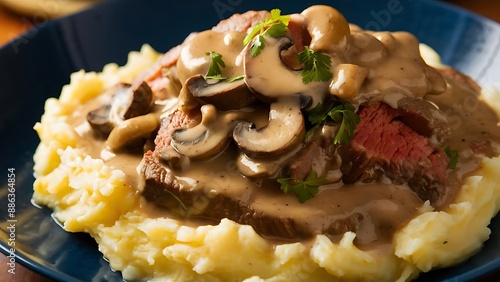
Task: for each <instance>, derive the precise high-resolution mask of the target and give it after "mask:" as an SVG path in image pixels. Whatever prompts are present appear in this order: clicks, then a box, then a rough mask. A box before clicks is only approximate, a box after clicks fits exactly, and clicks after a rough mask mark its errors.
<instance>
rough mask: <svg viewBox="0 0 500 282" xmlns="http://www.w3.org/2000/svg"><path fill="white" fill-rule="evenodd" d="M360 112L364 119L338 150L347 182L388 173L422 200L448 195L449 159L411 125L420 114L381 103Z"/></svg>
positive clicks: (388, 175) (436, 200)
mask: <svg viewBox="0 0 500 282" xmlns="http://www.w3.org/2000/svg"><path fill="white" fill-rule="evenodd" d="M414 113H415V112H414ZM358 114H359V116H360V119H361V121H360V123H359V124H358V125H357V127H356V130H355V133H354V136H353V138H352V139H351V142H350V144H349V145H348V146H343V147H342V148H341V149H340V150H339V151H340V154H341V157H342V165H341V171H342V173H343V178H342V179H343V181H344V183H346V184H350V183H354V182H357V181H364V182H368V181H372V180H380V179H381V178H382V177H383V176H385V177H388V178H389V179H391V180H392V181H393V182H395V183H400V184H402V183H408V185H409V186H410V188H412V189H413V190H414V191H415V192H416V194H417V195H418V196H419V197H420V198H421V199H422V200H430V201H431V203H436V202H439V201H440V200H441V199H442V198H443V196H444V195H445V187H446V169H447V167H448V162H449V160H448V157H447V155H446V154H445V153H444V152H443V151H442V150H439V149H435V148H434V147H433V146H432V145H431V144H430V142H429V139H428V138H426V137H425V136H423V135H421V134H419V133H418V132H417V131H415V130H414V129H413V128H412V127H411V126H409V124H408V121H409V120H410V119H411V118H415V116H418V115H414V114H410V115H408V111H407V109H394V108H392V107H390V106H389V105H387V104H385V103H381V102H372V103H369V104H367V105H364V106H362V107H361V108H360V110H359V112H358ZM414 123H415V122H411V123H410V124H414ZM429 123H431V122H429Z"/></svg>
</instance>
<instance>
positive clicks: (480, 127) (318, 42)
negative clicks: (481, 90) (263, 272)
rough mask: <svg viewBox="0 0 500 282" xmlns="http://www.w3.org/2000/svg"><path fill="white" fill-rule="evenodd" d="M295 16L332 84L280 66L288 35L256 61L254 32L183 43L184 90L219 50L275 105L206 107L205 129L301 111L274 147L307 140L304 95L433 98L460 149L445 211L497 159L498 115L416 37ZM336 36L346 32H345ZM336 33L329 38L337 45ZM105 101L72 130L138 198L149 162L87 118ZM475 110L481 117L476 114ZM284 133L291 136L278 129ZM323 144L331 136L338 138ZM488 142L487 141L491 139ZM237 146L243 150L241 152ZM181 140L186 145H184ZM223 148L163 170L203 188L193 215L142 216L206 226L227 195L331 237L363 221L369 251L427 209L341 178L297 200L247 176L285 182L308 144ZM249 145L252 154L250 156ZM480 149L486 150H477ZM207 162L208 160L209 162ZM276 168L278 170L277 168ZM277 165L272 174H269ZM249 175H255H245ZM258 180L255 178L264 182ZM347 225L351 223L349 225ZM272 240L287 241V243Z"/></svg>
mask: <svg viewBox="0 0 500 282" xmlns="http://www.w3.org/2000/svg"><path fill="white" fill-rule="evenodd" d="M295 17H296V18H298V19H297V20H298V21H304V22H306V27H307V30H308V31H311V30H312V31H313V32H311V33H312V34H314V35H315V36H313V38H312V39H311V43H310V46H311V48H318V49H317V50H322V51H324V52H327V53H328V54H329V55H330V56H331V58H332V65H331V69H330V71H331V72H332V74H333V77H332V80H330V81H325V82H313V83H310V84H304V83H303V82H302V78H301V76H300V73H299V71H296V70H293V69H291V68H289V67H288V66H286V65H285V64H284V63H283V62H282V59H281V52H282V51H283V50H284V49H283V46H288V45H289V44H290V43H291V41H290V39H289V38H287V37H286V38H281V39H274V38H267V39H266V41H265V42H266V46H267V48H265V49H264V50H263V52H262V53H261V54H260V56H258V57H254V58H248V55H247V54H246V52H247V50H246V49H245V46H244V45H243V38H244V37H245V35H246V32H236V31H231V32H227V33H220V32H215V31H211V30H209V31H203V32H200V33H198V34H197V35H195V36H193V38H192V39H191V40H190V41H188V42H186V43H185V44H184V45H183V48H182V51H181V53H180V57H179V60H178V62H177V64H176V68H177V77H178V79H179V81H180V83H181V84H184V83H185V82H186V81H187V80H188V79H189V78H190V77H193V76H195V75H203V74H205V73H206V71H207V68H208V64H209V60H208V57H207V56H206V52H209V51H215V52H218V53H220V54H221V55H222V57H223V58H224V62H225V63H226V67H225V68H224V69H223V73H222V75H223V76H227V77H233V76H237V75H242V74H244V72H247V77H246V78H245V82H246V83H247V85H249V86H250V87H251V88H252V89H253V90H254V91H257V92H259V93H260V94H259V95H263V96H264V97H260V98H261V99H262V100H265V101H270V103H271V105H270V110H269V116H267V115H266V114H262V111H257V113H259V114H258V115H252V111H250V110H248V108H247V107H245V108H243V109H238V110H234V111H229V113H230V114H234V115H235V116H236V118H222V119H220V120H218V119H217V117H219V116H221V115H226V114H227V113H228V112H226V111H218V110H217V109H216V108H215V109H214V108H213V107H212V108H211V107H210V106H208V105H206V106H204V107H205V108H204V109H205V110H201V112H202V115H203V114H204V116H203V117H202V124H205V122H208V120H212V119H215V120H216V121H218V122H217V123H214V124H215V125H216V127H214V130H215V131H219V130H222V131H224V130H227V132H224V134H223V137H224V136H226V135H228V133H229V132H232V131H233V129H232V127H233V126H230V124H232V123H234V121H235V119H238V120H244V121H246V122H248V124H247V125H246V126H247V127H250V126H252V124H253V127H255V128H257V129H259V128H264V127H265V126H266V124H271V122H269V120H273V109H280V108H281V109H293V113H285V114H284V116H285V117H286V118H288V119H286V120H287V121H286V122H285V123H283V124H278V125H276V127H273V129H272V130H271V131H270V132H271V133H273V134H268V135H266V136H264V137H267V138H270V140H266V139H262V138H263V137H261V139H259V137H260V136H258V137H257V138H255V140H256V142H257V141H260V142H264V143H265V142H266V141H267V142H273V144H269V146H270V147H271V145H276V143H279V142H280V140H279V138H278V137H279V136H280V135H291V137H286V138H289V139H292V140H294V141H297V140H299V141H301V140H302V137H297V136H303V134H304V132H303V131H304V128H302V127H301V126H299V125H298V123H297V122H291V121H292V120H293V115H294V114H295V115H296V114H297V113H298V114H299V115H302V113H301V112H300V111H301V108H300V107H301V106H302V105H301V101H299V100H300V96H301V95H305V96H309V97H310V101H309V104H308V106H306V107H309V109H310V108H312V107H313V106H314V105H315V104H317V103H319V102H321V101H323V100H324V99H325V96H327V95H328V93H330V94H334V95H336V96H337V97H340V98H343V99H348V100H349V101H350V102H351V103H352V104H354V105H355V106H357V107H359V106H360V105H362V104H363V103H364V102H366V101H368V100H379V101H383V102H385V103H387V104H388V105H390V106H392V107H394V108H397V107H398V102H399V101H400V100H401V99H403V98H405V97H408V96H410V97H415V98H418V99H425V100H427V101H430V102H432V103H434V104H435V105H436V106H437V107H438V108H439V109H440V110H441V111H442V112H443V113H444V114H445V115H446V116H447V118H448V121H449V122H450V123H451V124H450V125H451V129H452V131H451V134H450V136H449V137H448V139H447V140H446V144H448V145H450V147H451V148H453V149H456V150H458V152H459V162H458V164H457V168H456V169H455V170H450V171H448V177H447V185H448V187H447V189H446V190H447V195H446V197H445V199H444V200H443V201H442V202H440V203H439V204H438V205H435V206H434V208H436V209H441V208H444V207H445V206H446V204H448V203H452V202H453V199H454V195H455V193H456V191H457V190H458V189H460V185H461V182H462V179H464V177H466V176H467V175H468V174H469V173H472V172H474V171H476V170H478V169H480V167H479V163H480V158H481V156H483V155H484V156H496V155H498V153H499V150H498V143H497V142H498V140H500V136H499V134H498V118H497V116H496V114H495V113H494V112H493V111H492V110H491V109H490V108H489V107H488V106H487V105H486V104H485V103H484V102H482V101H481V99H480V97H479V96H477V94H476V93H475V92H474V91H473V90H471V89H469V88H468V87H467V86H464V85H462V84H461V83H460V82H456V81H454V80H451V79H449V80H448V85H447V83H446V80H445V79H444V78H443V77H442V75H441V74H440V73H439V72H438V71H436V70H435V69H433V68H431V67H429V66H428V65H426V64H425V63H424V61H423V60H422V58H421V56H420V52H419V49H418V41H417V39H416V38H415V37H414V36H413V35H410V34H408V33H405V32H394V33H389V32H370V31H362V30H359V29H357V28H356V27H353V26H351V30H350V28H349V26H348V25H347V23H346V22H345V19H344V20H343V18H342V17H341V16H339V15H337V14H336V13H335V12H334V11H332V10H330V9H325V8H324V7H323V6H315V7H312V8H310V9H309V10H308V11H307V12H304V13H303V14H302V15H296V16H295ZM322 17H325V18H331V19H333V21H334V22H335V23H336V24H337V25H340V26H335V31H336V32H335V33H334V34H333V35H329V33H327V32H326V31H325V30H326V29H327V28H326V27H325V26H324V25H325V24H326V23H324V22H322V21H316V20H312V19H313V18H314V19H319V18H322ZM328 24H331V22H328ZM338 31H341V32H342V33H341V34H340V35H339V33H338ZM328 36H331V38H330V39H329V37H328ZM290 37H292V38H293V37H294V35H293V34H291V35H290ZM313 46H316V47H313ZM325 46H327V47H325ZM328 46H334V47H328ZM288 47H290V46H288ZM325 48H326V49H325ZM245 57H246V59H245ZM261 89H262V90H261ZM184 91H185V90H184ZM264 93H265V94H264ZM428 94H439V95H428ZM110 95H111V94H110ZM290 97H294V98H290ZM295 98H296V99H295ZM184 99H189V97H182V94H181V97H179V101H180V102H179V103H180V104H182V103H183V102H185V100H184ZM462 103H464V104H462ZM100 104H102V98H100V99H98V100H95V101H92V102H90V103H87V104H85V105H82V106H81V110H80V111H78V112H76V113H75V114H74V115H73V118H74V119H73V120H72V121H71V123H72V124H73V125H74V126H75V128H77V131H78V133H79V134H80V136H81V138H80V139H79V144H78V147H79V148H81V149H82V150H83V151H84V152H86V153H87V154H89V155H90V156H92V157H93V158H102V159H104V160H105V162H106V163H108V164H110V165H111V166H113V167H115V168H117V169H120V170H123V171H124V172H125V173H126V175H127V176H128V179H129V185H130V186H132V187H137V191H138V193H140V192H141V190H142V189H144V187H143V186H144V183H143V179H142V178H141V176H140V175H139V174H138V172H137V171H138V167H139V166H140V165H141V160H142V155H141V154H134V153H125V152H124V151H117V152H110V150H109V148H108V147H107V145H106V142H105V141H104V140H103V139H100V138H99V137H98V136H96V135H95V134H94V133H93V132H92V131H91V129H90V127H89V126H88V125H87V123H86V121H85V120H84V119H83V118H82V115H81V113H86V112H89V111H91V110H93V109H94V108H95V107H96V106H98V105H100ZM168 104H169V106H165V107H163V106H162V105H160V104H156V105H155V106H154V107H153V108H154V110H153V112H154V115H155V117H156V118H157V119H158V120H160V118H161V117H165V116H166V114H165V113H170V112H171V111H172V110H173V109H174V108H175V107H176V106H177V105H174V106H173V107H172V105H173V103H168ZM198 106H199V105H198ZM306 107H304V108H306ZM472 108H474V110H470V109H472ZM278 112H279V113H282V112H283V111H281V112H280V111H278ZM277 115H278V114H277ZM242 116H243V117H242ZM224 117H226V116H224ZM268 122H269V123H268ZM221 123H222V124H221ZM273 125H274V124H273ZM295 127H297V128H298V129H297V133H295V132H293V130H295V129H294V128H295ZM191 128H193V127H191ZM191 128H190V129H191ZM280 130H285V131H286V132H280ZM298 131H300V132H298ZM324 132H330V131H328V130H325V131H324ZM285 133H286V134H285ZM330 133H331V132H330ZM187 135H188V136H187V137H185V138H188V139H192V137H193V136H192V135H189V134H187ZM325 135H328V134H325ZM320 138H325V139H328V138H330V136H321V137H320ZM248 139H250V138H249V137H245V140H248ZM485 140H486V142H483V141H485ZM221 142H222V141H221ZM235 142H236V143H238V146H235ZM174 143H175V140H174ZM181 143H182V142H179V146H180V145H181ZM299 143H300V142H299ZM219 144H223V146H221V147H217V148H218V149H219V152H210V156H209V158H201V159H196V156H195V155H193V156H192V157H190V158H189V160H188V161H187V162H185V163H184V166H183V167H182V169H180V170H177V169H172V168H169V167H167V166H165V169H167V170H171V171H173V173H174V174H175V176H176V178H177V180H178V182H179V183H180V190H190V191H201V192H200V193H199V195H200V198H199V201H198V202H197V205H196V206H193V207H191V208H188V209H187V211H175V210H174V209H172V210H171V211H168V210H162V209H156V208H153V206H152V204H151V203H147V202H143V205H144V206H143V209H144V210H147V211H149V212H150V215H151V216H152V217H155V216H174V217H176V218H179V214H182V216H185V217H187V221H186V222H189V220H191V218H193V220H196V221H198V220H202V221H201V222H199V221H198V222H199V223H200V224H202V223H204V222H203V217H197V213H198V212H199V210H202V209H204V208H205V207H204V206H203V205H204V203H205V202H206V201H205V199H204V197H205V195H208V197H210V196H211V195H213V196H215V195H218V194H224V195H229V196H230V197H232V198H235V199H238V201H240V202H241V203H244V204H246V205H248V206H249V207H251V208H252V209H254V210H258V211H260V212H262V213H265V214H267V215H269V216H273V217H277V218H293V219H294V221H295V223H296V225H297V229H299V230H308V231H309V232H312V233H314V234H320V233H324V232H326V231H327V230H328V229H329V228H331V226H332V225H335V224H336V223H337V222H339V221H341V222H349V220H350V219H351V218H355V219H356V222H359V224H358V223H353V224H354V225H356V227H355V230H356V234H357V239H356V242H357V244H358V245H359V246H360V247H362V248H371V247H373V246H379V247H380V246H383V245H386V244H389V243H390V242H391V237H392V235H393V233H394V231H395V230H397V229H398V228H400V227H401V226H402V225H404V224H405V222H407V221H408V220H410V219H411V218H413V217H414V216H416V215H417V214H418V213H419V208H420V207H421V206H422V205H423V201H422V200H421V199H419V198H418V197H417V196H416V195H415V193H414V192H413V191H412V190H411V189H410V188H408V186H407V185H401V184H395V183H392V182H391V181H390V179H386V178H384V179H383V180H384V181H382V182H380V183H374V182H372V183H356V184H351V185H344V184H343V183H342V181H340V180H339V178H337V179H336V181H331V183H328V184H325V185H322V186H321V187H320V191H319V193H318V194H317V195H316V196H315V197H314V198H312V199H310V200H308V201H306V202H304V203H299V201H298V200H297V198H296V197H294V196H293V195H290V194H283V193H282V192H281V191H280V189H279V185H278V183H276V182H271V181H268V180H265V179H264V180H262V179H259V178H261V177H260V175H259V177H255V175H253V176H249V175H248V174H251V173H257V172H258V171H259V167H262V166H264V167H266V169H267V170H271V171H272V173H269V172H266V173H267V175H266V177H268V178H273V177H275V176H277V175H280V172H281V169H282V168H283V165H284V164H286V163H287V162H289V161H290V160H293V159H294V158H295V156H296V154H297V153H298V151H299V150H300V149H302V145H300V144H296V143H293V144H289V142H288V143H287V142H284V143H283V144H278V145H276V146H277V148H276V149H275V150H274V152H272V153H269V152H260V151H259V152H257V150H255V149H254V148H255V147H259V146H261V147H263V145H255V144H254V145H247V146H246V147H245V146H243V145H241V144H240V142H238V140H236V139H235V140H234V142H233V140H229V142H228V143H227V144H224V143H219ZM174 147H175V146H174ZM248 147H251V148H250V149H248ZM477 147H480V148H478V149H477V150H475V148H477ZM175 148H176V150H177V151H180V150H182V149H180V147H175ZM226 148H227V149H226ZM284 148H286V149H284ZM185 151H186V152H188V151H189V147H187V148H185ZM284 151H286V152H284ZM242 152H243V153H242ZM193 153H196V152H193ZM186 155H187V153H186ZM207 156H208V155H203V157H207ZM325 159H326V160H328V161H329V162H332V163H329V164H326V163H325V164H324V165H323V166H322V168H319V169H318V170H320V171H322V172H323V173H324V174H329V173H330V174H339V173H340V172H339V168H338V164H336V163H335V162H334V161H332V160H330V159H329V158H328V157H325V158H323V159H314V160H313V161H314V162H316V163H322V162H325ZM275 162H278V163H279V165H278V166H276V165H275V164H274V163H275ZM242 163H243V164H244V165H243V166H244V167H245V168H246V169H248V170H250V172H248V173H247V174H245V172H243V169H242V168H239V167H241V166H242ZM272 166H274V168H272V169H268V167H272ZM242 174H244V175H246V176H247V177H243V176H242ZM252 178H257V181H256V180H255V179H253V180H252ZM181 219H183V218H182V217H181ZM206 222H207V223H211V222H212V219H207V221H206ZM346 224H347V225H349V223H346ZM334 233H335V232H334ZM336 235H338V236H336ZM341 235H342V234H332V233H330V234H329V237H330V238H331V239H332V240H337V239H339V238H340V237H341ZM270 239H277V240H283V238H270ZM298 239H300V240H304V239H307V238H304V237H302V238H298Z"/></svg>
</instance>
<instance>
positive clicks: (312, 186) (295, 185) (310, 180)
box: [278, 170, 325, 203]
mask: <svg viewBox="0 0 500 282" xmlns="http://www.w3.org/2000/svg"><path fill="white" fill-rule="evenodd" d="M278 183H279V184H281V191H283V192H284V193H286V194H288V193H294V194H295V195H296V196H297V198H298V199H299V202H300V203H304V202H305V201H307V200H309V199H312V198H314V196H316V194H318V191H319V188H318V187H319V186H321V185H323V184H324V183H325V179H324V178H318V174H317V173H316V171H314V170H311V172H310V173H309V175H308V176H307V177H306V179H304V180H297V179H291V178H280V179H278Z"/></svg>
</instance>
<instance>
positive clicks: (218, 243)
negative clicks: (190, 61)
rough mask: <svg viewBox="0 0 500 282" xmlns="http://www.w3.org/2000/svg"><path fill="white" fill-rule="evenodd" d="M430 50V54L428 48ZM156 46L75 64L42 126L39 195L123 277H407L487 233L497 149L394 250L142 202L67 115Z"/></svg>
mask: <svg viewBox="0 0 500 282" xmlns="http://www.w3.org/2000/svg"><path fill="white" fill-rule="evenodd" d="M424 55H425V54H424ZM158 56H159V54H158V53H156V52H155V51H154V50H152V49H151V48H150V47H149V46H147V45H146V46H144V47H143V48H142V49H141V51H140V52H132V53H131V54H130V57H129V60H128V63H127V64H126V65H125V66H123V67H118V66H117V65H115V64H110V65H107V66H106V67H105V68H104V70H103V71H102V72H101V73H85V72H83V71H80V72H77V73H75V74H73V75H72V76H71V83H70V84H69V85H67V86H65V87H64V89H63V90H62V93H61V97H60V98H59V99H49V100H48V101H47V103H46V107H45V114H44V115H43V117H42V120H41V122H40V123H37V124H36V125H35V130H36V131H37V133H38V134H39V136H40V139H41V143H40V145H39V147H38V149H37V151H36V154H35V156H34V160H35V168H34V170H35V174H36V181H35V184H34V195H33V199H34V200H35V201H36V203H38V204H40V205H46V206H49V207H50V208H52V209H53V210H54V216H55V218H56V219H57V220H59V221H60V222H61V223H62V225H63V227H64V229H65V230H67V231H69V232H87V233H89V234H90V235H91V236H92V237H93V238H95V240H96V241H97V242H98V244H99V250H100V251H101V252H102V253H103V254H104V256H105V257H106V258H107V259H108V260H109V262H110V265H111V267H112V268H113V269H114V270H117V271H121V273H122V275H123V278H124V279H126V280H133V279H141V278H148V279H150V280H152V281H155V280H158V281H337V280H338V281H340V280H342V281H348V280H364V281H408V280H411V279H414V278H415V277H417V276H418V274H419V273H420V272H427V271H429V270H431V269H433V268H437V267H446V266H450V265H453V264H455V263H458V262H460V261H461V260H463V259H465V258H467V257H468V256H470V255H471V254H473V253H474V252H476V251H477V250H478V249H479V248H481V246H482V243H483V242H484V241H485V240H487V239H488V236H489V234H490V230H489V229H488V224H489V222H490V219H491V218H492V217H494V216H495V215H496V213H497V212H498V210H499V206H500V174H498V167H500V158H492V159H484V160H483V163H482V171H481V173H480V174H479V175H475V176H470V177H468V178H467V179H466V181H465V182H464V184H463V187H462V189H461V191H460V193H459V195H458V196H457V198H456V201H455V203H454V204H451V205H450V206H449V207H448V208H446V209H445V210H444V211H433V210H432V208H431V207H430V206H429V205H424V206H422V208H421V209H420V210H421V213H420V214H419V215H418V216H416V217H415V218H414V219H412V220H411V221H410V222H408V224H407V225H406V226H404V227H403V228H401V229H400V230H399V231H398V232H397V233H396V234H395V237H394V240H393V242H394V243H393V245H394V250H393V252H388V253H382V252H375V251H372V252H370V251H362V250H360V249H358V248H357V247H356V246H355V245H354V243H353V240H354V238H355V237H356V234H354V233H352V232H348V233H345V234H344V236H343V238H342V239H341V240H340V242H338V243H334V242H332V241H331V240H330V239H329V238H327V237H326V236H324V235H317V236H316V237H315V238H314V240H313V241H312V242H311V243H310V245H305V244H301V243H291V244H279V245H274V244H272V243H270V242H269V241H267V240H265V239H263V238H262V237H261V236H259V235H258V234H256V233H255V232H254V231H253V229H252V228H251V227H250V226H244V225H239V224H237V223H235V222H233V221H230V220H227V219H224V220H222V221H221V222H220V223H219V224H218V225H213V226H212V225H209V226H200V227H198V228H194V227H188V226H183V225H182V224H181V223H180V222H178V221H176V220H174V219H170V218H162V217H158V218H154V217H150V216H148V215H147V214H146V213H144V212H143V211H142V209H140V208H139V206H140V200H139V196H138V195H137V194H136V188H135V187H130V186H129V185H128V184H127V181H126V175H125V173H124V172H123V171H120V170H117V169H114V168H112V167H110V166H109V165H107V164H105V163H104V161H103V160H101V159H93V158H91V157H89V156H87V155H86V154H85V153H84V152H83V151H82V150H81V149H79V148H78V147H77V146H76V144H77V139H78V138H79V137H78V133H77V131H76V129H75V128H73V127H72V126H70V124H69V122H68V120H69V119H70V116H71V115H72V114H73V113H75V112H78V110H79V106H80V105H81V104H83V103H86V102H87V101H90V100H92V99H96V98H98V96H99V95H100V94H101V93H103V92H104V91H105V90H106V89H109V88H110V87H112V86H113V85H115V84H116V83H117V82H119V81H125V82H127V81H128V82H131V81H132V80H133V79H134V77H136V76H137V75H138V74H139V73H141V72H142V71H144V70H145V69H147V68H148V67H149V66H150V65H152V64H153V63H154V62H155V61H156V59H157V58H158Z"/></svg>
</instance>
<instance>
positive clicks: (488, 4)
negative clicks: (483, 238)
mask: <svg viewBox="0 0 500 282" xmlns="http://www.w3.org/2000/svg"><path fill="white" fill-rule="evenodd" d="M448 2H450V3H452V4H455V5H457V6H460V7H463V8H465V9H468V10H471V11H473V12H476V13H478V14H481V15H483V16H486V17H488V18H491V19H493V20H495V21H497V22H500V1H497V0H493V1H491V0H449V1H448ZM36 20H37V19H30V16H24V15H18V14H16V13H14V12H12V11H10V10H8V9H6V8H5V7H3V6H1V5H0V45H3V44H4V43H5V42H8V41H10V40H11V39H13V38H15V37H16V36H18V35H19V34H21V33H23V32H26V31H28V30H29V29H31V28H32V27H33V26H34V24H35V23H36ZM38 21H39V19H38ZM7 269H8V266H7V257H6V256H5V255H3V254H2V255H0V273H1V274H0V276H1V277H2V279H1V280H2V281H4V282H10V281H30V282H48V281H51V280H49V279H47V278H45V277H43V276H41V275H39V274H37V273H35V272H33V271H31V270H30V269H28V268H26V267H24V266H22V265H20V264H17V265H16V274H15V275H10V274H9V275H8V276H7ZM498 277H500V271H499V272H497V273H493V274H491V275H489V276H487V277H484V278H482V279H481V280H479V281H481V282H487V281H497V280H498ZM495 278H496V279H495Z"/></svg>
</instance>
